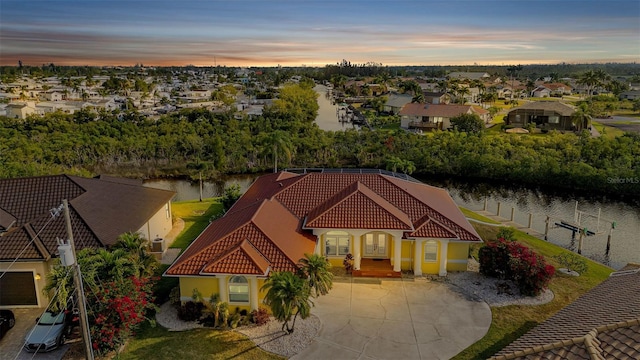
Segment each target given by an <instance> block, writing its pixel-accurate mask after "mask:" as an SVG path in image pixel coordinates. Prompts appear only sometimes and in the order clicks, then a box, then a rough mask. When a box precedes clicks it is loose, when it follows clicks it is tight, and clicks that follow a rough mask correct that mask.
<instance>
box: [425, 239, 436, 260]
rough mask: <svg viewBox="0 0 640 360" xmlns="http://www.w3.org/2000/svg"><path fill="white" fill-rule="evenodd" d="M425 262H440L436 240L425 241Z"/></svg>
mask: <svg viewBox="0 0 640 360" xmlns="http://www.w3.org/2000/svg"><path fill="white" fill-rule="evenodd" d="M423 258H424V262H427V263H435V262H438V242H437V241H435V240H429V241H427V242H425V243H424V257H423Z"/></svg>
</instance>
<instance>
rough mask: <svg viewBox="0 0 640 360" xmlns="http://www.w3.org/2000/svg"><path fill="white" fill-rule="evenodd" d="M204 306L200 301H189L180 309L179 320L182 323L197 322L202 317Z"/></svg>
mask: <svg viewBox="0 0 640 360" xmlns="http://www.w3.org/2000/svg"><path fill="white" fill-rule="evenodd" d="M203 309H204V304H203V303H201V302H199V301H187V302H186V303H184V304H183V305H181V306H180V307H179V308H178V319H180V320H182V321H196V320H199V319H200V318H201V317H202V310H203Z"/></svg>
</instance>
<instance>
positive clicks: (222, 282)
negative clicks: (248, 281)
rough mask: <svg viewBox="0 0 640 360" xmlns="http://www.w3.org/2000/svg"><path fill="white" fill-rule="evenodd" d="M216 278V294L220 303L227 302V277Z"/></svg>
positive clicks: (219, 276)
mask: <svg viewBox="0 0 640 360" xmlns="http://www.w3.org/2000/svg"><path fill="white" fill-rule="evenodd" d="M217 277H218V293H219V294H220V301H222V302H229V294H227V278H228V276H227V275H217Z"/></svg>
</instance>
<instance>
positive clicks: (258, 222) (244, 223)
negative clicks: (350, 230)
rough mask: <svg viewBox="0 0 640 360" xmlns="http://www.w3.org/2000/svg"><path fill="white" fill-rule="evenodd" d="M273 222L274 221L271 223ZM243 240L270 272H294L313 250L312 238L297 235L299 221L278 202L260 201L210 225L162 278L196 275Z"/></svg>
mask: <svg viewBox="0 0 640 360" xmlns="http://www.w3.org/2000/svg"><path fill="white" fill-rule="evenodd" d="M274 218H276V219H278V221H273V219H274ZM247 240H248V241H249V242H250V243H251V245H252V246H253V247H255V248H256V250H257V251H258V252H259V253H260V254H261V255H262V256H263V257H264V258H265V259H266V261H267V262H268V264H269V266H270V268H271V269H272V270H274V271H287V270H288V271H293V270H296V268H297V267H296V263H297V262H298V260H299V259H300V258H301V257H302V256H303V255H304V254H305V253H312V252H313V249H314V247H315V239H314V237H313V236H312V235H310V234H306V233H303V232H302V231H300V220H299V219H297V218H295V217H294V216H293V215H292V214H291V213H289V212H288V211H287V210H286V209H285V208H283V207H282V205H281V204H279V203H278V202H276V201H270V200H262V201H260V202H256V203H254V204H253V205H251V206H249V207H246V208H243V209H241V211H240V209H239V210H237V211H235V212H234V213H231V214H227V215H225V216H223V217H222V218H220V219H218V220H216V221H214V222H212V223H211V224H210V225H209V226H208V227H207V228H206V229H205V231H204V232H203V233H202V234H200V236H198V238H197V239H196V240H194V242H193V243H191V245H190V246H189V247H188V248H187V250H185V251H184V252H183V254H182V255H180V257H179V258H178V259H177V260H176V261H175V262H174V264H173V265H171V267H170V268H169V269H167V271H166V274H167V275H197V274H200V273H201V272H202V271H203V269H205V267H206V266H207V264H209V263H211V261H212V260H214V259H216V258H218V256H220V254H221V253H226V252H228V251H231V250H233V249H234V248H236V247H237V246H239V244H241V243H242V242H243V241H247ZM237 256H239V255H237ZM212 270H213V268H212V269H211V271H212ZM237 270H243V268H238V269H237ZM244 270H246V268H245V269H244ZM209 271H210V270H206V272H209Z"/></svg>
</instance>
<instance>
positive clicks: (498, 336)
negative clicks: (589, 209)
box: [454, 223, 613, 360]
mask: <svg viewBox="0 0 640 360" xmlns="http://www.w3.org/2000/svg"><path fill="white" fill-rule="evenodd" d="M473 226H474V227H475V228H476V230H477V231H478V233H479V234H480V236H481V237H482V238H483V239H485V240H486V239H495V237H496V233H497V232H498V227H493V226H488V225H482V224H475V223H474V224H473ZM516 238H517V239H518V241H520V242H522V243H524V244H526V245H527V246H529V247H531V248H533V249H534V250H535V251H536V252H538V253H539V254H541V255H543V256H545V258H546V260H547V262H549V263H551V264H552V265H554V266H556V267H559V264H558V263H557V262H556V261H555V260H554V259H553V258H552V257H553V256H554V255H557V254H560V253H562V252H566V251H568V250H565V249H563V248H561V247H559V246H556V245H553V244H551V243H549V242H546V241H544V240H540V239H537V238H535V237H533V236H530V235H528V234H525V233H523V232H521V231H517V230H516ZM472 250H474V249H472ZM587 263H588V265H589V269H588V270H587V272H586V273H585V274H582V275H581V276H579V277H573V276H568V275H563V274H561V273H556V275H555V276H554V278H553V280H552V281H551V283H550V284H549V288H550V289H551V290H552V291H553V293H554V299H553V301H551V302H550V303H548V304H544V305H538V306H515V305H513V306H505V307H494V308H491V312H492V317H493V320H492V322H491V327H490V328H489V331H488V332H487V334H486V335H485V336H484V337H483V338H482V339H480V340H479V341H478V342H476V343H475V344H473V345H471V346H470V347H468V348H467V349H465V350H464V351H463V352H461V353H460V354H458V355H457V356H455V357H454V359H458V360H460V359H486V358H488V357H490V356H491V355H493V354H495V353H496V352H498V351H499V350H500V349H502V348H503V347H505V346H507V345H508V344H509V343H511V342H512V341H514V340H515V339H517V338H518V337H520V336H521V335H523V334H524V333H525V332H527V331H528V330H530V329H531V328H533V327H534V326H536V325H537V324H539V323H541V322H542V321H544V320H546V319H547V318H549V317H550V316H552V315H553V314H555V313H556V312H557V311H559V310H560V309H562V308H563V307H565V306H567V305H568V304H570V303H571V302H573V301H574V300H575V299H576V298H578V297H579V296H580V295H582V294H583V293H585V292H586V291H588V290H589V289H591V288H593V287H594V286H596V285H598V284H599V283H601V282H602V281H604V280H605V279H606V278H607V277H608V276H609V274H610V273H611V272H612V271H613V269H611V268H609V267H606V266H604V265H602V264H599V263H596V262H594V261H591V260H587Z"/></svg>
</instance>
